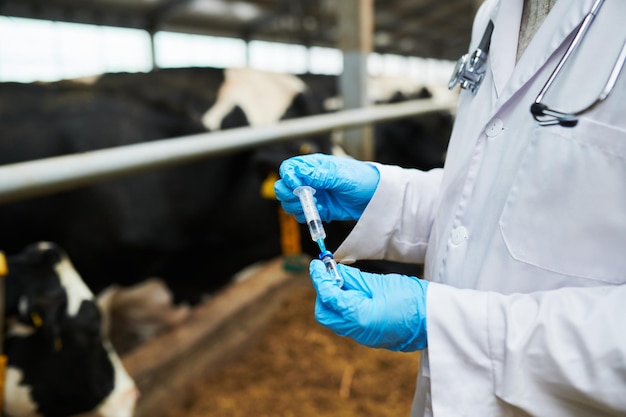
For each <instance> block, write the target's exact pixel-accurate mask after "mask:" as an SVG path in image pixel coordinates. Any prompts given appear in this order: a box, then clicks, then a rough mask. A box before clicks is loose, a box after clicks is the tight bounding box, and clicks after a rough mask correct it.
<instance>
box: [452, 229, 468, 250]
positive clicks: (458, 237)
mask: <svg viewBox="0 0 626 417" xmlns="http://www.w3.org/2000/svg"><path fill="white" fill-rule="evenodd" d="M468 237H469V235H468V234H467V229H466V228H465V227H463V226H459V227H456V228H455V229H454V230H453V231H452V237H451V238H450V240H451V241H452V244H454V245H460V244H461V243H463V242H465V241H466V240H467V238H468Z"/></svg>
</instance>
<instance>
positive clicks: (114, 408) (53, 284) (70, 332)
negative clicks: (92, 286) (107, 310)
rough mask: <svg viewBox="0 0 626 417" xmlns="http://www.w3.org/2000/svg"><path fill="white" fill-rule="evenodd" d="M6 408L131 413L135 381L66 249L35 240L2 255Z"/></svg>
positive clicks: (30, 412) (113, 415)
mask: <svg viewBox="0 0 626 417" xmlns="http://www.w3.org/2000/svg"><path fill="white" fill-rule="evenodd" d="M7 265H8V275H7V276H6V277H5V285H6V304H5V318H6V323H7V326H6V329H7V330H6V338H5V343H4V353H5V354H6V355H7V357H8V367H7V372H6V382H5V396H6V398H5V410H4V411H5V413H6V414H7V415H9V416H12V417H17V416H47V417H51V416H59V417H60V416H70V415H74V414H79V413H87V412H93V413H95V414H96V415H100V416H103V417H127V416H128V417H130V416H131V415H132V413H133V410H134V405H135V402H136V399H137V390H136V388H135V384H134V382H133V381H132V380H131V378H130V377H129V376H128V374H127V373H126V371H125V369H124V368H123V366H122V364H121V361H120V359H119V357H118V356H117V354H116V353H115V352H114V351H113V348H112V347H111V344H110V342H109V341H108V338H107V337H106V330H105V327H104V324H105V323H104V316H103V314H102V311H101V310H100V308H99V307H98V305H97V303H96V302H95V299H94V296H93V294H92V293H91V291H90V290H89V289H88V288H87V286H86V285H85V284H84V282H83V281H82V279H81V278H80V276H79V275H78V273H77V272H76V270H75V269H74V267H73V266H72V264H71V262H70V260H69V259H68V257H67V256H66V255H65V253H64V252H63V251H62V250H61V249H60V248H59V247H58V246H56V245H54V244H51V243H38V244H35V245H31V246H29V247H27V248H26V249H25V250H23V251H22V252H20V253H18V254H15V255H12V256H10V257H8V259H7Z"/></svg>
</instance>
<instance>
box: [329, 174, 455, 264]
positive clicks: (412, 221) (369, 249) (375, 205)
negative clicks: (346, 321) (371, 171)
mask: <svg viewBox="0 0 626 417" xmlns="http://www.w3.org/2000/svg"><path fill="white" fill-rule="evenodd" d="M374 165H375V166H376V167H377V168H378V171H379V172H380V181H379V184H378V188H377V189H376V192H375V193H374V196H373V197H372V200H371V201H370V203H369V204H368V206H367V207H366V208H365V211H364V212H363V215H362V216H361V218H360V219H359V221H358V222H357V224H356V226H355V227H354V229H353V230H352V232H351V233H350V234H349V235H348V237H347V238H346V240H345V241H344V242H343V243H342V244H341V246H340V247H339V248H338V249H337V250H336V251H335V258H336V259H338V260H339V261H342V262H345V263H349V262H351V261H355V260H359V259H385V260H389V261H398V262H412V263H422V262H424V257H425V254H426V246H427V242H428V238H429V236H430V230H431V227H432V224H433V219H434V215H435V210H436V207H437V203H438V199H439V189H440V185H441V177H442V173H443V170H442V169H439V168H438V169H433V170H430V171H420V170H416V169H403V168H400V167H397V166H391V165H381V164H374Z"/></svg>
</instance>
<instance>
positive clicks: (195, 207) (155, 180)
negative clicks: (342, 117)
mask: <svg viewBox="0 0 626 417" xmlns="http://www.w3.org/2000/svg"><path fill="white" fill-rule="evenodd" d="M320 111H321V108H320V107H318V106H317V103H316V102H315V101H313V100H311V98H310V95H309V92H308V90H307V88H306V85H305V84H304V83H303V82H302V81H301V80H299V79H298V78H297V77H294V76H291V75H287V74H274V73H268V72H262V71H252V70H249V69H227V70H221V69H200V68H195V69H172V70H159V71H155V72H153V73H149V74H141V73H138V74H106V75H104V76H102V77H100V78H99V79H97V80H95V82H92V83H91V84H86V83H77V82H58V83H45V84H44V83H37V84H17V83H4V84H0V164H9V163H15V162H20V161H26V160H31V159H37V158H44V157H51V156H55V155H62V154H69V153H77V152H84V151H90V150H95V149H102V148H107V147H112V146H119V145H128V144H133V143H139V142H148V141H152V140H156V139H162V138H169V137H177V136H181V135H187V134H192V133H197V132H205V131H207V130H216V129H225V128H232V127H237V126H245V125H253V126H255V125H260V124H264V123H272V122H275V121H277V120H279V119H285V118H292V117H298V116H305V115H310V114H314V113H319V112H320ZM316 151H319V152H329V151H330V140H329V138H328V137H327V136H324V137H313V138H303V139H300V140H295V141H290V142H288V143H280V144H277V145H267V146H262V147H260V148H258V149H253V150H247V151H238V152H237V153H234V154H231V155H225V156H219V157H214V158H207V159H205V160H202V161H197V162H194V163H190V164H186V165H181V166H178V167H173V168H167V169H160V170H156V171H152V172H147V173H142V174H137V175H133V176H130V177H127V178H123V179H117V180H113V181H107V182H103V183H99V184H96V185H93V186H89V187H85V188H81V189H77V190H74V191H69V192H64V193H60V194H57V195H51V196H47V197H41V198H36V199H32V200H28V201H23V202H17V203H12V204H6V205H2V206H0V230H2V233H0V248H2V249H3V250H5V251H6V252H7V253H12V252H15V251H17V250H19V249H20V248H22V247H23V246H25V245H27V244H29V243H31V242H35V241H40V240H47V241H54V242H57V243H58V244H59V245H60V246H62V247H63V248H65V250H66V251H67V252H68V253H69V255H70V257H71V259H72V261H73V263H74V265H75V266H76V268H77V270H78V271H79V272H80V273H81V275H82V276H83V278H84V279H85V281H86V282H87V283H88V285H89V287H90V288H91V289H92V291H94V292H95V293H99V292H100V291H101V290H103V289H104V288H105V287H107V286H109V285H110V284H113V283H115V284H120V285H133V284H136V283H138V282H139V281H142V280H143V279H146V278H149V277H160V278H162V279H163V280H165V282H166V283H167V285H168V286H169V287H170V288H172V291H173V292H174V296H175V299H176V301H180V300H186V301H190V302H192V303H193V302H196V301H199V299H200V298H201V297H202V296H203V294H206V293H211V292H213V291H214V290H216V289H218V288H220V287H222V286H223V285H224V284H225V283H227V282H229V280H230V278H231V277H232V276H233V275H235V273H236V272H238V271H239V270H241V269H243V268H244V267H245V266H247V265H250V264H252V263H255V262H258V261H262V260H267V259H270V258H272V257H275V256H277V255H279V254H280V241H279V233H278V230H279V222H278V215H277V210H278V203H277V202H276V201H270V200H267V199H265V198H263V197H262V196H261V194H260V189H261V185H262V183H263V181H264V180H265V177H266V175H267V173H268V172H269V171H270V170H277V169H278V165H279V164H280V162H281V161H282V160H284V159H286V158H288V157H290V156H293V155H297V154H299V153H301V152H316Z"/></svg>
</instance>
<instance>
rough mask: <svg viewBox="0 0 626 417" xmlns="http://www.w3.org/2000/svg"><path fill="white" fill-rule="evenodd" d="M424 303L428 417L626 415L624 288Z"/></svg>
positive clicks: (431, 292)
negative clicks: (430, 414)
mask: <svg viewBox="0 0 626 417" xmlns="http://www.w3.org/2000/svg"><path fill="white" fill-rule="evenodd" d="M427 297H428V298H427V318H428V323H427V328H428V360H429V368H430V380H431V396H432V397H431V399H432V406H433V412H434V415H435V416H452V415H454V416H460V415H467V414H466V412H467V410H471V414H470V415H473V416H490V415H511V414H510V411H511V408H513V409H519V410H523V411H524V412H523V413H522V412H520V413H519V414H514V415H523V416H526V415H531V416H551V417H560V416H563V417H565V416H575V415H576V416H579V415H589V416H592V415H593V416H599V415H602V416H613V415H616V416H617V415H621V416H623V415H626V395H625V393H626V331H624V329H625V326H624V317H626V303H624V300H626V285H619V286H606V287H592V288H562V289H558V290H551V291H544V292H536V293H530V294H514V295H502V294H497V293H491V292H481V291H475V290H467V289H458V288H454V287H451V286H447V285H443V284H437V283H431V285H429V289H428V295H427ZM500 408H502V409H500ZM504 408H506V409H507V410H508V414H507V413H506V412H504V411H503V409H504Z"/></svg>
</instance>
